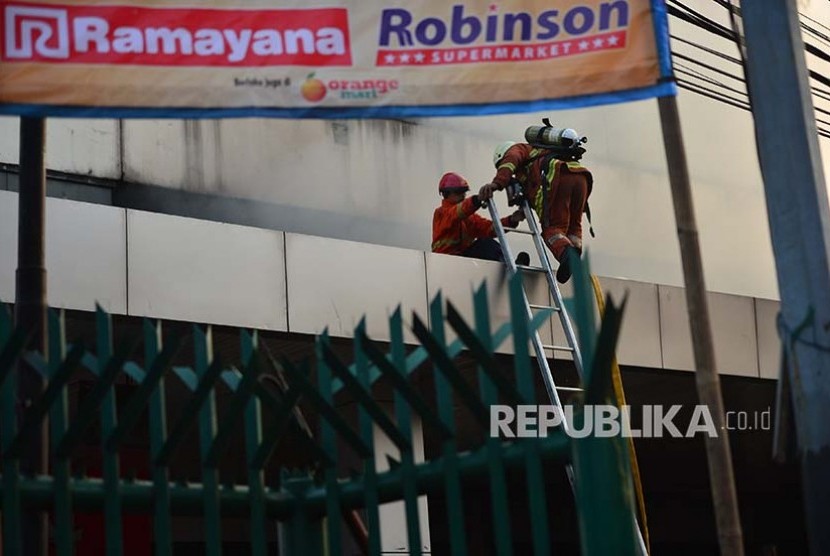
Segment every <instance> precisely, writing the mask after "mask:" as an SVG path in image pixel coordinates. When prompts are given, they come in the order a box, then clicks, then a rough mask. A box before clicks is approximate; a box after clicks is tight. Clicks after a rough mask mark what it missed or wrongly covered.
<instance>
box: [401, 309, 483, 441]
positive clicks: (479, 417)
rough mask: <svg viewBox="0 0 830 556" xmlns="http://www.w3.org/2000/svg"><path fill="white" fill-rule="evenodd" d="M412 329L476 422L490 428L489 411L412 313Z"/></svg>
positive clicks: (424, 326)
mask: <svg viewBox="0 0 830 556" xmlns="http://www.w3.org/2000/svg"><path fill="white" fill-rule="evenodd" d="M413 320H414V322H413V325H412V330H413V332H415V336H417V337H418V340H420V342H421V344H422V345H423V346H424V347H425V348H426V349H427V351H428V352H429V354H430V356H432V359H433V363H435V368H436V369H437V370H438V371H440V372H441V374H443V375H444V376H445V377H447V380H449V382H450V384H452V387H453V389H454V390H455V393H456V394H458V397H459V399H460V400H461V402H462V403H463V404H464V405H465V406H467V409H469V410H470V412H471V413H472V414H473V417H474V418H475V419H476V421H478V424H479V425H480V426H481V427H482V428H483V429H484V430H489V428H490V412H489V411H488V409H487V408H486V407H485V406H484V404H482V403H481V402H480V401H479V399H478V398H477V397H476V395H475V394H474V393H473V391H472V390H471V389H470V387H469V385H468V384H467V382H466V381H465V380H464V378H463V377H462V376H461V373H459V372H458V369H457V368H456V367H455V365H453V362H452V361H451V360H450V358H449V355H448V354H447V353H446V352H445V351H444V349H443V348H441V347H440V345H439V344H438V342H437V341H436V340H435V337H434V336H433V335H432V334H431V333H430V332H429V330H427V328H426V325H424V323H423V322H422V321H421V319H420V318H419V317H418V315H413Z"/></svg>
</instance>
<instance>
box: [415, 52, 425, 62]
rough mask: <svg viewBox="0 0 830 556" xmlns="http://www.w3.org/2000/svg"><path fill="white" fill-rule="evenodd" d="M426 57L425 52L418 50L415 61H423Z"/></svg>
mask: <svg viewBox="0 0 830 556" xmlns="http://www.w3.org/2000/svg"><path fill="white" fill-rule="evenodd" d="M424 58H425V56H424V53H423V52H418V53H417V54H416V55H415V61H416V62H418V63H420V62H423V61H424Z"/></svg>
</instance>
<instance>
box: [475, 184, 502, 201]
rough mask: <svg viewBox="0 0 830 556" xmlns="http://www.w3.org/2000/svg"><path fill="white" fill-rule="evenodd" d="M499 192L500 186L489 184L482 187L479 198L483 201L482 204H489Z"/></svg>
mask: <svg viewBox="0 0 830 556" xmlns="http://www.w3.org/2000/svg"><path fill="white" fill-rule="evenodd" d="M498 190H499V186H497V185H496V184H495V183H488V184H485V185H483V186H481V189H479V191H478V198H479V199H480V200H481V202H482V203H487V202H488V201H489V200H490V199H492V198H493V193H494V192H496V191H498Z"/></svg>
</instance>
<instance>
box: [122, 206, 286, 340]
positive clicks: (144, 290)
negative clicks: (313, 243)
mask: <svg viewBox="0 0 830 556" xmlns="http://www.w3.org/2000/svg"><path fill="white" fill-rule="evenodd" d="M127 230H128V234H129V252H128V253H129V266H128V268H129V275H128V277H129V312H130V314H131V315H141V316H152V317H159V318H168V319H176V320H190V321H196V322H206V323H215V324H226V325H233V326H244V327H251V328H265V329H271V330H287V329H288V327H287V321H286V298H285V266H284V246H283V234H282V233H281V232H273V231H266V230H260V229H256V228H246V227H244V226H234V225H231V224H219V223H215V222H205V221H202V220H193V219H189V218H178V217H172V216H164V215H158V214H152V213H146V212H138V211H132V210H131V211H128V212H127Z"/></svg>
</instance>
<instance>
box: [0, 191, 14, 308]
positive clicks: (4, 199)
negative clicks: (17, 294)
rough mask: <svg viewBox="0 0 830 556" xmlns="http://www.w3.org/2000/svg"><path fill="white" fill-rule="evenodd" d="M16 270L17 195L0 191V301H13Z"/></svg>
mask: <svg viewBox="0 0 830 556" xmlns="http://www.w3.org/2000/svg"><path fill="white" fill-rule="evenodd" d="M16 268H17V194H16V193H10V192H8V191H0V301H4V302H6V303H12V302H13V301H14V273H15V269H16Z"/></svg>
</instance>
